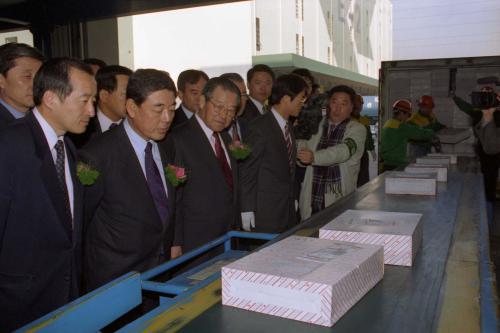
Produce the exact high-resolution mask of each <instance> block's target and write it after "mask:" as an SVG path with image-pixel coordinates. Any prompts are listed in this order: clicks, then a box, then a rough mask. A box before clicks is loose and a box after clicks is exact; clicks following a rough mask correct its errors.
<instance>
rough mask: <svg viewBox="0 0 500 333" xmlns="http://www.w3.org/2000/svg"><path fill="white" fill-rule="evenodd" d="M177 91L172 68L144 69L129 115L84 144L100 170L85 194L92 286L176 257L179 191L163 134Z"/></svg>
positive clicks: (134, 78)
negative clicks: (162, 144)
mask: <svg viewBox="0 0 500 333" xmlns="http://www.w3.org/2000/svg"><path fill="white" fill-rule="evenodd" d="M175 97H176V89H175V85H174V83H173V81H172V79H171V78H170V76H168V74H167V73H166V72H162V71H158V70H154V69H139V70H137V71H136V72H134V73H133V74H132V75H131V76H130V79H129V83H128V86H127V103H126V107H127V118H126V119H125V120H124V121H123V122H122V123H121V124H120V125H119V126H118V127H116V128H114V129H112V130H110V131H108V132H106V133H104V134H103V135H101V136H99V137H97V138H96V139H95V140H92V141H91V142H90V143H89V144H88V145H87V146H86V147H85V148H84V149H83V150H82V151H81V158H82V160H83V161H85V162H86V163H87V164H88V166H89V167H90V168H91V169H95V170H96V171H98V172H99V173H100V175H99V177H98V178H97V179H96V180H95V182H94V183H93V184H90V185H88V187H87V191H86V194H85V204H86V209H85V212H86V214H85V215H86V239H85V257H84V258H85V263H84V265H85V266H84V269H85V282H86V288H87V290H92V289H95V288H97V287H99V286H101V285H103V284H105V283H107V282H109V281H111V280H113V279H114V278H117V277H119V276H121V275H123V274H125V273H127V272H129V271H131V270H136V271H139V272H142V271H145V270H147V269H150V268H153V267H155V266H157V265H158V264H160V263H161V262H163V261H165V260H167V259H169V257H170V251H171V245H172V240H173V235H174V222H175V221H174V219H173V216H174V215H173V213H174V211H175V207H174V202H175V201H174V200H175V191H174V188H173V187H172V185H171V184H170V183H169V182H168V181H167V180H168V179H166V177H165V174H164V169H165V167H166V166H167V163H168V161H167V157H166V154H165V152H164V151H163V150H160V149H158V144H157V143H156V141H159V140H162V139H163V138H164V137H165V135H166V134H167V131H168V129H169V127H170V124H171V123H172V120H173V117H174V110H175Z"/></svg>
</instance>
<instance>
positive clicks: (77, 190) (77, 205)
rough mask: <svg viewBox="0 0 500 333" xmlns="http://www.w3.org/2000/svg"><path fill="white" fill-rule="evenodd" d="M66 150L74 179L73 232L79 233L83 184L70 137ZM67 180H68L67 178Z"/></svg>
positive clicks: (65, 140)
mask: <svg viewBox="0 0 500 333" xmlns="http://www.w3.org/2000/svg"><path fill="white" fill-rule="evenodd" d="M64 143H65V146H66V151H67V152H68V153H67V155H68V163H69V171H70V173H71V179H72V180H73V198H74V199H73V216H74V218H73V234H74V235H78V234H79V232H80V229H81V227H82V223H81V222H82V221H81V217H82V216H83V185H82V184H81V183H80V180H79V178H78V174H77V170H76V161H77V156H76V150H75V147H74V146H73V143H72V142H71V140H70V139H68V138H66V137H65V138H64ZM66 181H67V180H66Z"/></svg>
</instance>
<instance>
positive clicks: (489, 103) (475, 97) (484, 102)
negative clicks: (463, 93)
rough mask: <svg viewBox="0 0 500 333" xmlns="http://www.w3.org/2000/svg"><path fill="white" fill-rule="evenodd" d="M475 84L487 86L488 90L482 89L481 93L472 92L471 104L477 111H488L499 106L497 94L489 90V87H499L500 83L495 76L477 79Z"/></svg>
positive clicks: (491, 89)
mask: <svg viewBox="0 0 500 333" xmlns="http://www.w3.org/2000/svg"><path fill="white" fill-rule="evenodd" d="M477 83H478V84H480V85H489V86H490V87H488V89H483V90H481V91H473V92H472V93H471V94H470V100H471V104H472V106H473V107H474V108H477V109H481V110H483V109H489V108H495V107H499V106H500V102H499V101H498V99H497V94H496V93H495V92H494V91H493V88H491V85H496V86H500V81H499V80H498V77H496V76H487V77H483V78H479V79H478V80H477Z"/></svg>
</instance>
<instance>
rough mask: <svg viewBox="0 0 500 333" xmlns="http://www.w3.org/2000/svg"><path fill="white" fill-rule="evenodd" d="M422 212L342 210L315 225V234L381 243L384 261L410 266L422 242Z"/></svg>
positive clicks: (351, 240)
mask: <svg viewBox="0 0 500 333" xmlns="http://www.w3.org/2000/svg"><path fill="white" fill-rule="evenodd" d="M421 218H422V214H414V213H396V212H381V211H371V210H346V211H345V212H344V213H342V214H341V215H339V216H337V217H336V218H335V219H333V220H332V221H331V222H330V223H328V224H326V225H325V226H323V227H322V228H321V229H319V238H322V239H331V240H339V241H345V242H354V243H362V244H374V245H382V246H383V247H384V263H386V264H389V265H399V266H411V265H412V264H413V260H414V258H415V255H416V254H417V251H418V248H419V247H420V244H421V243H422V223H421V222H420V220H421Z"/></svg>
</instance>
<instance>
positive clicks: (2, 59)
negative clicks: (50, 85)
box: [0, 43, 45, 76]
mask: <svg viewBox="0 0 500 333" xmlns="http://www.w3.org/2000/svg"><path fill="white" fill-rule="evenodd" d="M22 57H28V58H33V59H36V60H39V61H41V62H44V61H45V57H44V56H43V55H42V54H41V53H40V51H38V50H37V49H35V48H34V47H31V46H29V45H27V44H23V43H7V44H4V45H2V46H0V74H2V75H3V76H7V72H8V71H9V70H11V69H12V68H13V67H15V66H16V59H18V58H22Z"/></svg>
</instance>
